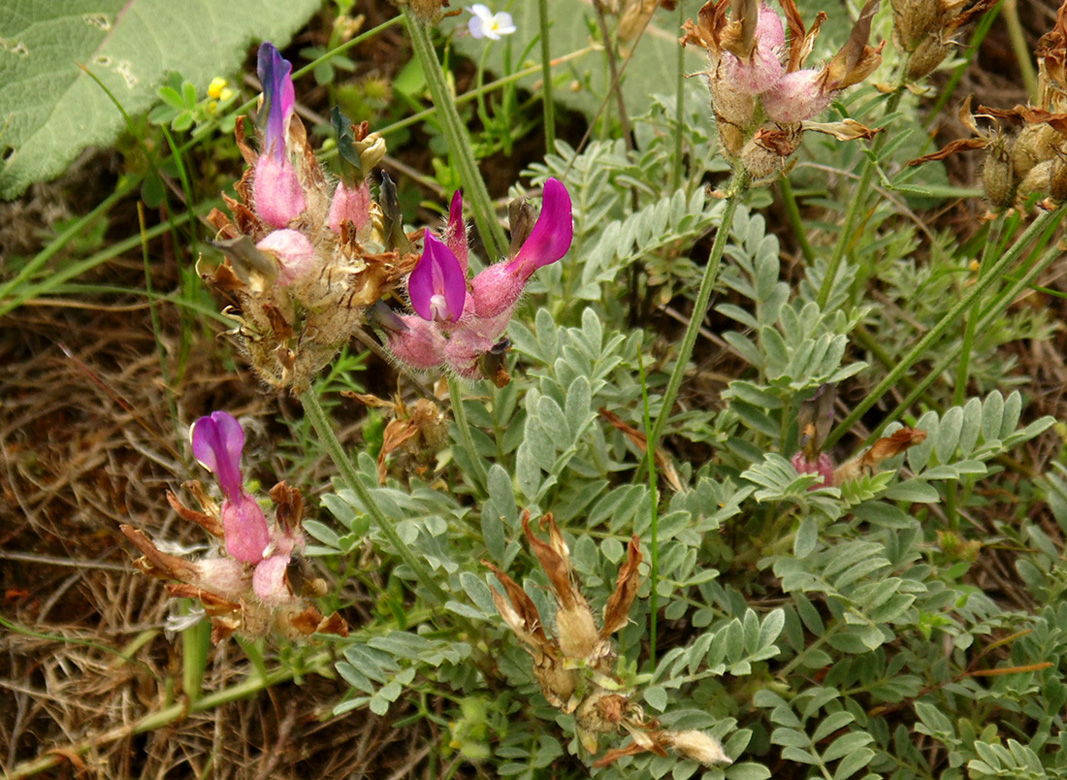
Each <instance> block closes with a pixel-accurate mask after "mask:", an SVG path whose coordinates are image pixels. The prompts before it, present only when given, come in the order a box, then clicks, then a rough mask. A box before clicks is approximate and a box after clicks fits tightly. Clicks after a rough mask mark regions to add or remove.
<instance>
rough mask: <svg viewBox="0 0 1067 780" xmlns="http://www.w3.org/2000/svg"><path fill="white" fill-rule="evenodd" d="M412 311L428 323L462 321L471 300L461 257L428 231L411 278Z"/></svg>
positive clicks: (409, 291)
mask: <svg viewBox="0 0 1067 780" xmlns="http://www.w3.org/2000/svg"><path fill="white" fill-rule="evenodd" d="M408 297H410V298H411V308H413V309H414V310H415V313H416V314H418V315H419V316H420V317H422V318H423V319H424V320H430V321H434V322H458V321H459V318H460V317H462V316H463V304H464V302H465V300H466V297H467V275H466V274H465V273H464V271H463V266H462V264H461V263H460V261H459V258H458V257H456V255H455V254H454V253H453V252H452V250H451V249H449V248H448V247H447V246H445V245H444V244H442V243H441V241H439V240H438V239H437V237H436V236H434V234H433V233H431V232H429V231H428V230H427V231H426V237H425V242H424V244H423V249H422V257H420V258H419V262H418V263H417V264H416V265H415V269H414V270H413V271H412V272H411V276H409V277H408Z"/></svg>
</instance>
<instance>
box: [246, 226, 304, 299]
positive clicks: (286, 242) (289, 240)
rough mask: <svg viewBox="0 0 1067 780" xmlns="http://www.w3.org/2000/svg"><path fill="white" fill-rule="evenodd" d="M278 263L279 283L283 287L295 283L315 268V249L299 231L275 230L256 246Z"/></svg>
mask: <svg viewBox="0 0 1067 780" xmlns="http://www.w3.org/2000/svg"><path fill="white" fill-rule="evenodd" d="M256 249H258V250H260V251H261V252H268V253H270V254H271V255H273V256H274V258H275V259H277V261H278V266H279V272H278V283H279V284H281V285H282V286H283V287H284V286H286V285H290V284H292V283H293V282H295V281H296V280H297V279H299V278H300V277H302V276H304V274H306V273H308V272H309V271H311V270H312V269H313V268H314V267H315V247H314V246H312V245H311V242H310V241H308V239H307V237H306V236H305V235H304V234H303V233H301V232H300V231H299V230H289V229H286V230H275V231H273V232H271V233H268V234H267V235H266V237H265V238H264V239H263V240H262V241H260V242H259V243H258V244H256Z"/></svg>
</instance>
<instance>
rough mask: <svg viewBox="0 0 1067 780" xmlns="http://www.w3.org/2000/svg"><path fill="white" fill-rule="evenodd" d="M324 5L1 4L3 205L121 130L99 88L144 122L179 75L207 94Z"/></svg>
mask: <svg viewBox="0 0 1067 780" xmlns="http://www.w3.org/2000/svg"><path fill="white" fill-rule="evenodd" d="M319 4H320V3H319V0H227V2H224V3H223V2H217V0H179V1H176V0H62V1H61V2H60V1H58V0H4V2H2V3H0V152H2V154H0V158H2V159H3V160H4V164H3V168H2V169H0V196H2V197H4V198H13V197H17V196H18V195H19V194H21V193H22V192H23V191H24V190H25V189H26V187H27V186H28V185H29V184H31V183H32V182H34V181H39V180H42V179H49V178H52V177H54V176H57V175H58V174H60V173H61V172H62V171H63V169H64V168H65V167H66V166H67V164H68V163H70V161H71V160H73V159H74V157H75V156H76V155H77V154H78V152H79V151H80V150H81V149H83V148H84V147H86V146H92V145H100V144H108V143H111V142H112V141H113V140H114V139H115V137H116V136H117V135H118V133H119V132H121V130H122V129H123V127H124V123H123V119H122V116H121V114H120V113H119V111H118V109H117V108H116V107H115V105H114V104H113V103H112V102H111V99H110V98H108V96H107V95H106V94H105V92H104V90H102V89H101V88H100V85H98V84H97V83H96V82H95V81H94V80H93V79H92V78H91V77H90V76H89V75H88V74H87V73H85V72H84V71H83V70H82V69H81V68H80V67H79V64H81V65H83V66H84V67H86V68H88V69H89V70H90V71H92V73H93V74H94V75H95V76H96V77H97V78H99V79H100V81H101V82H103V83H104V84H105V85H106V86H107V88H108V89H109V90H111V92H112V94H113V95H114V96H115V97H116V99H117V100H118V101H119V102H120V103H121V104H122V106H123V108H124V109H125V110H126V111H127V112H128V113H130V114H139V113H141V112H143V111H146V110H147V109H148V108H150V107H151V106H152V105H153V103H154V102H155V100H156V90H157V89H158V87H159V86H160V85H161V84H162V83H163V81H164V78H165V76H166V74H167V73H168V72H170V71H177V72H178V73H181V74H182V76H183V77H185V78H186V79H188V80H189V81H191V82H192V83H194V84H197V85H200V86H201V87H206V86H207V84H208V82H209V81H210V80H211V79H212V78H213V77H215V76H218V75H225V74H229V73H232V72H233V71H235V70H236V69H237V68H238V67H239V66H240V64H241V62H242V61H243V60H244V57H245V54H246V52H247V48H248V46H249V44H250V43H252V42H253V41H261V40H273V41H274V42H275V43H276V44H278V45H282V44H284V43H285V42H286V41H288V40H289V38H290V36H292V34H293V33H294V32H295V31H296V30H297V29H298V28H299V27H300V26H301V25H302V24H303V23H304V22H305V21H307V19H308V18H309V17H310V16H311V14H312V13H314V12H315V10H316V9H317V8H318V7H319Z"/></svg>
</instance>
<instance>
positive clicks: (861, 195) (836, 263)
mask: <svg viewBox="0 0 1067 780" xmlns="http://www.w3.org/2000/svg"><path fill="white" fill-rule="evenodd" d="M903 95H904V88H903V87H898V88H897V90H896V91H895V92H894V93H893V94H892V95H890V96H889V100H888V101H886V105H885V112H884V114H883V116H889V115H890V114H892V113H893V112H894V111H896V110H897V106H899V105H900V100H901V98H902V97H903ZM888 135H889V134H888V133H880V134H879V135H878V137H877V138H875V139H874V143H873V144H871V152H870V155H869V156H868V157H867V161H866V162H865V163H864V165H863V174H862V175H861V176H860V181H859V185H857V187H856V188H855V189H854V190H853V191H852V192H851V194H850V195H849V197H850V198H851V200H849V204H848V211H847V212H845V224H844V225H842V226H841V232H840V233H839V234H838V236H837V243H835V244H834V252H833V254H832V255H830V264H829V266H828V267H827V269H826V276H825V277H823V280H822V286H821V287H819V297H818V298H817V299H816V303H818V304H819V308H820V309H824V308H826V303H827V301H829V300H830V293H831V291H833V289H834V282H835V281H836V280H837V272H838V271H839V270H840V268H841V261H842V260H843V259H844V258H845V253H846V252H847V251H848V249H849V247H850V246H852V245H853V243H854V242H855V240H856V226H857V224H858V222H859V218H860V214H863V213H864V211H865V210H866V209H867V193H868V192H869V191H870V189H871V184H872V183H873V182H874V175H875V173H876V171H877V170H878V153H879V152H880V151H881V150H882V147H883V146H884V145H885V143H886V139H887V137H888Z"/></svg>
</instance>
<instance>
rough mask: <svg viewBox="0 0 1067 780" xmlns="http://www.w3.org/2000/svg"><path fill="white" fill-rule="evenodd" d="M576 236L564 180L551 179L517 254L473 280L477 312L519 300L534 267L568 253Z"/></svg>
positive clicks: (491, 312)
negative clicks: (532, 223) (531, 228)
mask: <svg viewBox="0 0 1067 780" xmlns="http://www.w3.org/2000/svg"><path fill="white" fill-rule="evenodd" d="M573 239H574V222H573V220H572V218H571V196H570V194H569V193H568V192H567V188H566V187H564V186H563V183H562V182H561V181H559V180H558V179H548V180H547V181H546V182H545V190H544V199H543V201H542V204H541V214H540V215H539V216H538V217H537V224H535V225H534V228H533V230H532V231H531V232H530V237H529V238H527V239H526V242H525V243H524V244H523V245H522V247H521V248H520V249H519V252H518V254H516V255H515V257H514V258H512V259H511V260H505V261H503V262H501V263H497V264H495V265H491V266H489V267H488V268H486V269H485V270H484V271H482V272H481V273H480V274H478V276H476V277H475V278H474V281H473V282H472V283H471V297H472V298H473V301H474V310H475V313H476V314H477V315H478V316H479V317H483V318H489V317H496V316H497V315H499V314H501V313H503V312H505V311H508V310H509V309H510V308H511V307H513V306H514V305H515V303H516V302H517V301H518V300H519V296H520V295H522V290H523V288H524V287H525V286H526V282H527V281H529V279H530V277H531V276H532V275H533V273H534V271H536V270H537V269H538V268H543V267H544V266H546V265H551V264H552V263H555V262H556V261H557V260H559V259H560V258H561V257H563V255H565V254H567V250H568V249H570V247H571V241H572V240H573Z"/></svg>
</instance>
